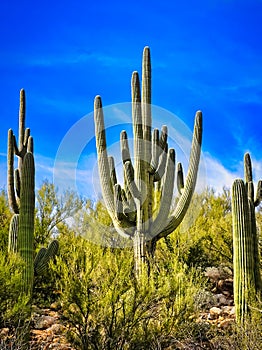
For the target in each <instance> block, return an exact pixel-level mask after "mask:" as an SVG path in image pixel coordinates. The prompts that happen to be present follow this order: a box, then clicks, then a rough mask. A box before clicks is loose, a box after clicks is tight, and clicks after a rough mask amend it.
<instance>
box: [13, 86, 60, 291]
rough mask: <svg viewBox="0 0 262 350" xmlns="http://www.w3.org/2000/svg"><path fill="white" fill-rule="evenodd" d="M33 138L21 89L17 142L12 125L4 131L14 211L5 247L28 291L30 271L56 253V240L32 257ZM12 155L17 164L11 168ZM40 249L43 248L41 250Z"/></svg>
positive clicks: (30, 283) (33, 204)
mask: <svg viewBox="0 0 262 350" xmlns="http://www.w3.org/2000/svg"><path fill="white" fill-rule="evenodd" d="M32 152H33V138H32V137H31V136H30V130H29V129H28V128H27V129H26V128H25V91H24V90H21V91H20V109H19V144H18V145H17V142H16V138H15V136H14V133H13V131H12V129H10V130H9V131H8V160H7V162H8V198H9V204H10V207H11V208H12V210H13V211H14V213H15V214H14V215H13V217H12V220H11V223H10V229H9V243H8V250H9V251H12V252H18V253H19V254H20V255H21V257H22V259H23V260H24V262H25V268H24V273H23V282H24V288H23V289H24V292H25V293H26V294H28V295H31V292H32V287H33V279H34V272H35V273H41V272H42V271H43V270H44V269H45V268H46V266H47V264H48V261H49V260H50V259H51V258H52V257H53V256H54V255H55V254H56V253H57V250H58V242H57V241H56V240H55V241H53V242H52V243H51V244H50V246H49V247H48V248H47V249H46V248H42V253H41V254H42V255H41V259H40V258H39V256H37V257H36V258H35V261H34V248H33V242H34V219H35V164H34V156H33V153H32ZM14 156H17V157H18V167H17V169H15V170H14ZM43 250H44V251H43Z"/></svg>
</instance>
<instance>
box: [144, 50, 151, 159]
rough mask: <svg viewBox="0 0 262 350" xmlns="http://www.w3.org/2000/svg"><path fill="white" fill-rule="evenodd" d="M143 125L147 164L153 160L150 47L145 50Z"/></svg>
mask: <svg viewBox="0 0 262 350" xmlns="http://www.w3.org/2000/svg"><path fill="white" fill-rule="evenodd" d="M142 124H143V139H144V141H145V144H144V149H145V154H144V159H145V161H146V162H147V164H150V160H151V124H152V116H151V57H150V50H149V47H145V48H144V52H143V63H142Z"/></svg>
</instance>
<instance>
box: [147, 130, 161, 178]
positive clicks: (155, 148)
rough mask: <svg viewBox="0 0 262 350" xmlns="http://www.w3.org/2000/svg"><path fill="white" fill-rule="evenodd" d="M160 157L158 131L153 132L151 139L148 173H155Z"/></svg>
mask: <svg viewBox="0 0 262 350" xmlns="http://www.w3.org/2000/svg"><path fill="white" fill-rule="evenodd" d="M159 157H160V147H159V130H158V129H154V130H153V138H152V158H151V163H150V167H149V173H150V174H152V175H153V174H154V173H155V172H156V169H157V166H158V162H159Z"/></svg>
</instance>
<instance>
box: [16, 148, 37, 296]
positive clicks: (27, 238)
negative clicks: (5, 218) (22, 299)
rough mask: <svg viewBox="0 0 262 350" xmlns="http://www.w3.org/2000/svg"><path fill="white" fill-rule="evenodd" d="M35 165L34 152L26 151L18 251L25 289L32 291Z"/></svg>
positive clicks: (28, 291)
mask: <svg viewBox="0 0 262 350" xmlns="http://www.w3.org/2000/svg"><path fill="white" fill-rule="evenodd" d="M34 218H35V165H34V156H33V154H32V153H29V152H28V153H26V155H25V157H24V161H23V166H22V181H21V198H20V217H19V231H18V252H19V253H20V255H21V257H22V258H23V260H24V261H25V264H26V266H25V270H24V291H25V292H26V293H28V294H29V295H30V294H31V293H32V286H33V278H34V269H33V254H34V247H33V241H34Z"/></svg>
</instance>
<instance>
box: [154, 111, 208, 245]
mask: <svg viewBox="0 0 262 350" xmlns="http://www.w3.org/2000/svg"><path fill="white" fill-rule="evenodd" d="M201 144H202V113H201V112H200V111H198V112H197V113H196V117H195V125H194V133H193V140H192V147H191V152H190V157H189V167H188V172H187V176H186V181H185V187H184V190H183V193H182V195H181V196H180V198H179V200H178V203H177V205H176V208H175V210H174V212H173V214H172V215H171V217H170V219H169V223H168V225H167V226H166V227H165V228H164V229H163V230H162V232H161V233H160V234H159V235H158V238H161V237H165V236H167V235H168V234H170V233H171V232H173V231H174V230H175V229H176V228H177V227H178V225H179V224H180V223H181V221H182V220H183V218H184V216H185V213H186V211H187V209H188V207H189V204H190V201H191V198H192V195H193V192H194V189H195V185H196V180H197V173H198V166H199V162H200V155H201Z"/></svg>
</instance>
